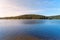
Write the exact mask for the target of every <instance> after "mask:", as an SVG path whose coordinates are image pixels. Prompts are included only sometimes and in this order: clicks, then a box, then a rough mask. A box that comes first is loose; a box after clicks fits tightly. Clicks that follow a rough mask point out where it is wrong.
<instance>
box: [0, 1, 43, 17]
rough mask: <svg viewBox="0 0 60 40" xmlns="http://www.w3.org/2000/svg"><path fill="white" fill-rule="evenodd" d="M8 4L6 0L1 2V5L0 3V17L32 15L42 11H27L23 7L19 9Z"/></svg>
mask: <svg viewBox="0 0 60 40" xmlns="http://www.w3.org/2000/svg"><path fill="white" fill-rule="evenodd" d="M10 3H11V2H10ZM10 3H9V2H8V1H7V0H4V1H1V3H0V17H5V16H17V15H23V14H32V13H37V12H40V11H43V10H42V9H37V10H35V9H28V8H26V7H23V6H21V7H20V6H16V5H13V4H10Z"/></svg>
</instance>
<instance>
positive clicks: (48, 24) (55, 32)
mask: <svg viewBox="0 0 60 40" xmlns="http://www.w3.org/2000/svg"><path fill="white" fill-rule="evenodd" d="M21 35H30V36H33V37H37V38H39V39H42V40H60V20H0V40H15V39H11V38H13V37H16V36H21ZM9 38H10V39H9Z"/></svg>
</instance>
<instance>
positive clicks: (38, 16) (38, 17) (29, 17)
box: [0, 14, 48, 19]
mask: <svg viewBox="0 0 60 40" xmlns="http://www.w3.org/2000/svg"><path fill="white" fill-rule="evenodd" d="M0 19H48V17H47V16H43V15H35V14H26V15H21V16H15V17H3V18H0Z"/></svg>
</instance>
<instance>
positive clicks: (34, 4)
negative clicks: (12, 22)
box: [0, 0, 60, 17]
mask: <svg viewBox="0 0 60 40" xmlns="http://www.w3.org/2000/svg"><path fill="white" fill-rule="evenodd" d="M0 5H1V6H0V16H1V17H5V16H16V15H23V14H41V15H46V16H51V15H60V0H0Z"/></svg>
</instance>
